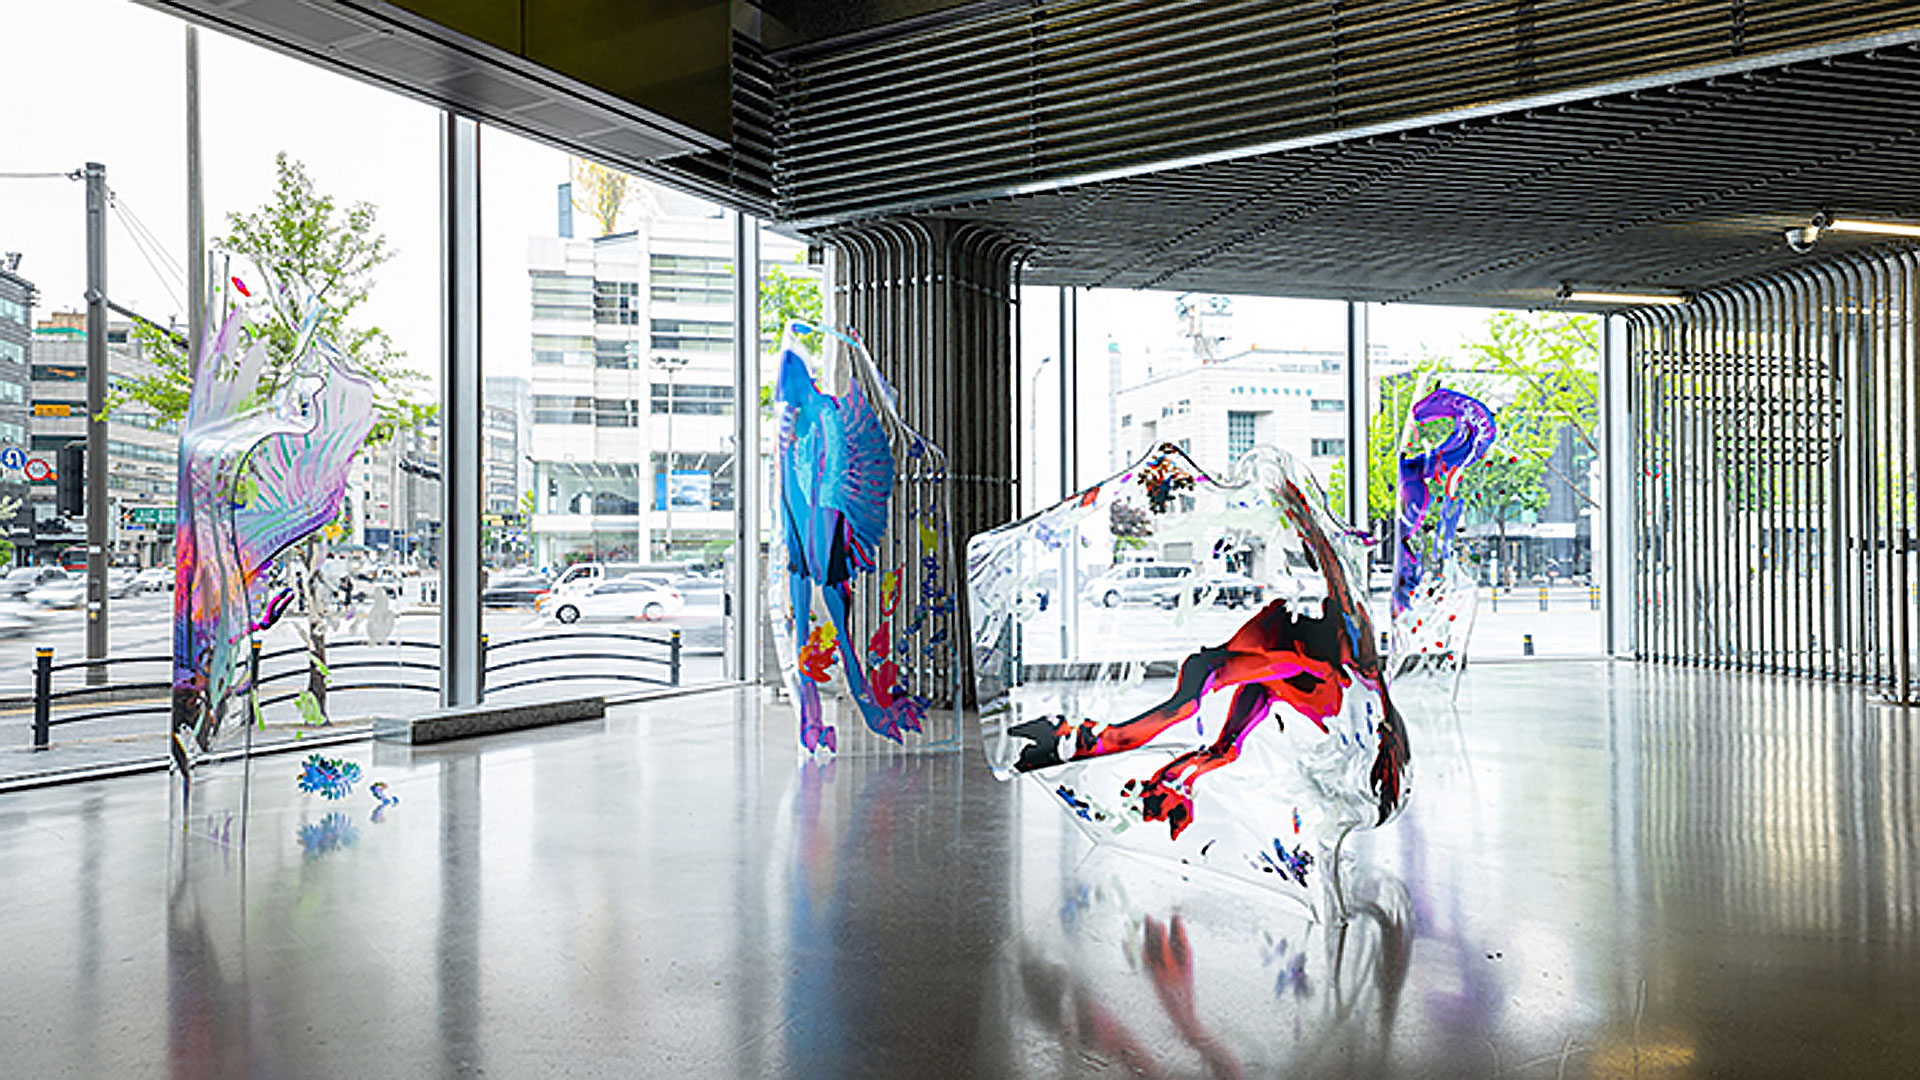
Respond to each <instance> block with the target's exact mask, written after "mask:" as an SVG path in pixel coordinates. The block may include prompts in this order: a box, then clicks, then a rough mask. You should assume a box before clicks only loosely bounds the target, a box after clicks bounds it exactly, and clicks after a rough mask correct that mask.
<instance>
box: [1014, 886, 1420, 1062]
mask: <svg viewBox="0 0 1920 1080" xmlns="http://www.w3.org/2000/svg"><path fill="white" fill-rule="evenodd" d="M1062 885H1063V887H1064V888H1065V890H1066V893H1067V899H1066V903H1065V905H1064V906H1062V907H1061V909H1060V921H1059V927H1058V933H1052V934H1040V935H1031V936H1028V937H1026V938H1024V939H1023V940H1022V941H1021V944H1020V948H1019V951H1018V962H1017V979H1018V986H1019V991H1020V995H1021V997H1022V999H1023V1000H1024V1003H1025V1006H1026V1015H1027V1016H1028V1017H1029V1018H1030V1019H1031V1020H1032V1022H1033V1023H1035V1024H1036V1025H1037V1026H1038V1027H1039V1028H1041V1029H1042V1030H1043V1031H1045V1032H1047V1033H1048V1034H1050V1035H1051V1036H1052V1037H1053V1038H1057V1039H1059V1040H1060V1041H1061V1042H1062V1044H1063V1045H1064V1046H1065V1047H1066V1048H1067V1049H1068V1050H1069V1052H1076V1051H1077V1053H1076V1055H1075V1056H1077V1057H1080V1058H1082V1059H1085V1058H1093V1059H1095V1060H1096V1062H1101V1061H1113V1062H1117V1063H1118V1064H1120V1065H1121V1066H1123V1067H1124V1068H1125V1069H1126V1070H1127V1071H1128V1072H1130V1073H1132V1074H1133V1075H1137V1076H1169V1077H1171V1076H1207V1077H1217V1078H1227V1077H1240V1076H1271V1075H1293V1076H1320V1075H1373V1074H1375V1073H1376V1072H1377V1071H1381V1070H1384V1068H1385V1064H1386V1061H1387V1059H1388V1052H1389V1050H1390V1048H1391V1043H1392V1036H1393V1029H1394V1024H1395V1021H1396V1019H1397V1016H1398V1011H1399V1001H1400V996H1401V993H1402V990H1403V988H1404V986H1405V983H1406V979H1407V973H1408V961H1409V958H1410V956H1411V947H1412V943H1413V921H1412V914H1411V904H1410V903H1409V901H1408V899H1407V895H1406V891H1405V889H1404V888H1403V887H1401V886H1400V885H1399V883H1398V882H1397V881H1395V880H1393V879H1391V878H1385V877H1380V876H1377V875H1373V874H1361V875H1358V876H1357V877H1356V880H1355V887H1354V894H1355V903H1354V909H1353V918H1352V919H1351V920H1350V921H1349V922H1347V923H1345V924H1341V925H1325V924H1313V923H1308V922H1304V921H1302V920H1300V919H1298V918H1297V917H1294V916H1293V915H1291V914H1290V913H1289V912H1288V911H1287V910H1284V909H1282V908H1281V907H1279V906H1276V905H1272V904H1267V905H1263V904H1262V903H1261V901H1262V899H1263V898H1262V897H1261V896H1258V895H1249V894H1246V893H1244V892H1242V891H1241V888H1242V887H1239V886H1228V888H1227V889H1226V890H1224V891H1217V892H1204V893H1197V892H1195V891H1194V890H1192V889H1191V888H1190V886H1189V884H1188V883H1187V882H1185V881H1183V880H1180V879H1179V877H1178V875H1174V874H1170V873H1160V872H1154V871H1148V872H1146V873H1142V872H1141V869H1140V868H1139V867H1138V866H1128V865H1121V864H1119V863H1117V862H1116V861H1113V860H1102V859H1095V860H1092V861H1091V862H1090V863H1088V864H1083V865H1082V866H1081V867H1079V868H1077V869H1076V870H1074V871H1073V872H1072V873H1071V876H1070V877H1069V878H1067V879H1066V880H1065V881H1063V882H1062ZM1049 891H1050V890H1049Z"/></svg>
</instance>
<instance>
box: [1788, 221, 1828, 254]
mask: <svg viewBox="0 0 1920 1080" xmlns="http://www.w3.org/2000/svg"><path fill="white" fill-rule="evenodd" d="M1819 240H1820V227H1819V226H1818V225H1805V226H1802V227H1800V228H1798V229H1788V230H1787V246H1788V247H1790V248H1792V249H1793V250H1794V251H1795V252H1796V253H1798V254H1801V255H1805V254H1806V253H1807V252H1809V251H1812V250H1813V245H1814V244H1816V243H1818V242H1819Z"/></svg>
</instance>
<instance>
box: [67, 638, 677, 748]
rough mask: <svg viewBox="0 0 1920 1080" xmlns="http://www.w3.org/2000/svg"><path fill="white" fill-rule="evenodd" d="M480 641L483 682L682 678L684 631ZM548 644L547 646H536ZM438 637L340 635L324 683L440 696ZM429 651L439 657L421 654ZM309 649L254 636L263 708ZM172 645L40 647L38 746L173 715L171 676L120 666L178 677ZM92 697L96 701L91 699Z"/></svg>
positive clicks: (283, 694) (284, 692)
mask: <svg viewBox="0 0 1920 1080" xmlns="http://www.w3.org/2000/svg"><path fill="white" fill-rule="evenodd" d="M582 639H591V640H592V641H593V642H594V643H595V646H596V647H595V648H594V649H593V650H592V651H579V650H575V649H558V650H556V649H554V648H553V645H554V643H556V642H563V643H568V644H572V643H577V642H580V641H581V640H582ZM481 640H482V643H483V645H484V647H485V650H486V657H487V663H486V668H485V681H484V682H483V684H482V689H483V690H486V691H491V692H494V693H507V692H510V691H515V690H523V689H526V688H528V687H533V686H540V685H544V684H550V683H561V682H577V681H592V682H615V683H638V684H643V685H652V686H668V687H672V686H679V685H680V675H681V634H680V631H679V630H677V629H676V630H671V631H668V632H666V633H664V634H642V633H627V632H619V631H611V630H584V631H568V632H565V633H551V634H529V635H525V636H521V637H514V638H512V639H509V640H506V641H497V642H496V641H489V640H487V639H486V638H485V637H483V638H482V639H481ZM541 647H544V648H545V651H530V650H535V649H539V648H541ZM439 651H440V644H439V642H434V641H407V640H393V641H386V642H380V643H378V644H376V643H373V642H369V641H353V640H349V641H336V642H330V643H328V645H327V653H326V656H327V658H326V661H325V671H326V675H325V688H326V692H327V693H328V694H329V695H333V694H345V693H353V692H356V691H368V690H378V691H388V692H393V691H398V692H402V693H415V694H427V695H432V697H433V698H434V699H435V700H437V699H438V697H439V694H440V662H439ZM428 653H430V654H431V655H432V659H424V658H420V657H422V656H423V655H424V654H428ZM309 655H310V654H309V651H308V650H307V649H306V648H304V647H302V646H292V647H289V648H284V649H273V650H263V649H261V648H260V647H259V645H258V644H257V643H256V645H255V647H254V651H253V657H252V661H251V662H252V664H253V675H254V683H255V685H256V686H257V687H259V689H260V700H259V704H260V707H261V708H262V709H266V708H270V707H272V706H275V705H281V704H285V703H288V702H291V701H294V700H295V699H297V698H299V697H300V695H301V694H302V693H303V692H305V691H306V690H307V689H309V685H308V684H309V682H310V680H311V679H312V677H313V667H312V665H311V663H310V661H309ZM578 661H590V662H592V663H593V664H594V665H595V667H594V668H593V669H592V670H588V671H568V670H559V669H561V668H563V667H564V666H565V665H569V664H572V663H575V662H578ZM172 664H173V657H172V655H171V654H153V655H139V656H108V657H104V658H102V659H99V660H89V659H79V660H66V661H61V662H59V663H55V662H54V651H53V650H52V649H50V648H40V649H36V650H35V651H34V669H33V746H34V749H36V750H44V749H46V748H47V747H48V746H49V745H50V744H51V742H52V730H53V728H55V727H61V726H65V725H69V724H81V723H86V722H88V721H99V720H109V719H112V720H120V719H125V718H127V717H130V716H142V715H153V716H166V715H169V714H170V713H171V712H172V710H173V699H172V691H173V684H172V681H171V678H170V677H169V678H161V679H138V678H123V679H121V680H118V681H116V680H114V679H113V678H112V677H111V676H112V675H113V673H115V672H116V671H123V672H124V671H127V670H128V669H135V670H138V669H140V668H141V667H143V666H146V667H153V668H157V669H158V670H160V671H161V672H163V673H167V674H169V676H170V673H171V668H172ZM96 671H97V672H100V673H101V674H102V676H103V678H102V679H101V681H99V682H80V683H77V684H75V685H68V686H60V687H56V686H55V685H54V684H55V681H56V676H59V675H62V674H66V673H74V672H81V673H86V674H87V675H91V674H92V673H93V672H96ZM504 671H511V672H513V675H512V676H510V677H509V678H507V679H506V680H505V681H496V680H495V679H494V678H493V676H494V673H495V672H504ZM67 706H75V707H77V709H78V711H64V712H61V713H60V714H59V715H55V713H54V710H55V708H56V707H61V708H65V707H67ZM87 706H97V707H93V708H88V707H87Z"/></svg>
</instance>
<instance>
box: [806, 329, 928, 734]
mask: <svg viewBox="0 0 1920 1080" xmlns="http://www.w3.org/2000/svg"><path fill="white" fill-rule="evenodd" d="M830 346H839V347H842V348H844V350H845V351H846V353H847V360H848V362H849V365H850V367H851V369H852V376H851V378H850V379H849V380H848V387H847V389H846V391H845V392H844V393H843V394H840V395H838V396H835V395H833V394H830V393H826V392H823V391H822V390H821V389H820V386H819V383H818V382H817V381H816V378H815V375H814V371H813V368H812V367H811V366H810V365H809V363H808V355H809V354H814V355H821V354H824V352H825V351H826V349H827V348H828V347H830ZM891 394H892V392H891V388H890V387H888V386H887V384H886V383H885V381H884V380H883V379H882V378H881V377H880V374H879V371H878V369H877V368H875V367H874V365H873V361H872V358H871V357H870V356H868V355H867V353H866V350H865V349H864V348H863V347H862V346H860V344H859V343H858V342H857V341H855V340H854V339H853V338H851V337H849V336H847V335H843V334H838V333H836V332H833V331H823V330H819V329H816V328H814V327H810V326H808V325H806V324H803V323H793V324H790V326H789V327H788V331H787V335H786V339H785V341H784V342H783V343H782V348H781V354H780V367H779V375H778V377H777V381H776V383H775V398H776V401H777V403H778V409H779V416H780V443H779V460H780V466H779V469H778V471H777V477H778V498H777V504H778V506H779V513H780V528H779V532H778V546H779V547H780V548H781V549H784V553H785V563H784V567H783V569H784V571H785V573H786V575H787V581H786V583H785V588H784V589H775V590H774V592H773V596H772V606H773V608H774V611H775V615H776V619H775V627H776V631H777V633H776V638H777V639H778V642H777V643H778V644H779V645H780V647H781V653H782V658H783V666H784V667H786V668H787V684H788V689H789V692H790V693H792V695H793V697H794V701H795V704H796V707H797V709H798V711H799V719H800V742H801V745H802V746H803V747H804V748H805V749H806V750H808V751H809V752H813V751H821V750H824V751H830V752H831V751H837V750H839V749H840V734H839V731H838V730H837V728H836V727H835V726H834V725H833V724H832V723H830V722H829V721H828V718H827V716H826V710H825V708H824V704H823V700H822V699H823V695H822V691H823V689H826V688H828V687H829V684H831V683H832V681H833V678H834V670H835V669H836V667H837V668H838V670H839V672H840V678H841V681H842V682H843V684H844V686H845V690H846V697H847V698H848V699H850V700H851V701H852V703H853V705H854V707H855V708H856V709H857V710H858V711H859V713H860V716H861V718H862V720H863V721H864V722H865V725H866V727H867V728H868V730H870V731H872V732H873V733H874V734H876V735H878V736H880V737H881V738H883V739H886V740H888V741H889V742H891V743H896V744H898V743H903V742H905V741H906V737H907V736H908V735H909V734H918V733H921V732H922V731H923V722H924V720H925V717H926V715H927V711H928V709H929V708H931V707H933V706H935V705H936V704H938V703H947V704H951V703H952V701H953V696H952V691H951V686H950V684H951V681H952V679H953V678H954V673H955V668H956V665H955V664H954V662H953V660H954V656H953V648H954V641H953V634H952V631H951V628H950V626H949V623H950V621H951V619H952V617H953V615H954V612H955V610H956V605H955V603H954V599H953V597H952V594H951V589H950V585H949V581H950V575H949V573H948V571H947V566H948V564H949V562H950V560H949V559H948V558H947V554H946V551H947V544H948V536H947V521H948V514H947V513H946V501H945V491H944V484H945V480H946V457H945V455H944V454H943V453H942V452H941V451H940V449H939V448H938V447H936V446H934V445H933V444H931V443H929V442H927V441H926V440H924V439H922V438H921V437H920V436H919V435H918V434H916V433H914V432H913V430H912V429H911V428H909V427H907V426H906V424H905V422H904V421H902V420H901V419H900V417H899V415H898V413H897V412H896V411H895V410H894V406H893V403H892V400H891ZM896 443H897V444H899V447H900V449H899V451H898V452H896V446H895V444H896ZM902 458H904V460H902ZM896 492H898V493H899V494H898V496H896ZM890 518H892V519H894V521H895V523H896V524H895V527H894V528H892V529H891V530H890V529H889V520H890ZM775 559H776V562H775V565H776V566H779V565H780V564H779V562H778V559H779V555H778V554H777V553H776V556H775ZM876 575H877V580H875V579H876ZM862 579H867V580H869V581H873V582H874V583H875V584H877V591H874V592H873V594H872V602H871V604H869V605H868V606H867V610H866V611H865V614H866V615H867V617H868V618H869V619H870V620H871V621H869V622H867V625H869V626H872V627H873V628H874V629H873V631H872V632H871V633H870V634H867V635H865V636H863V635H862V634H861V633H860V632H859V630H858V628H857V626H856V623H858V622H860V621H861V619H860V618H859V616H860V615H861V614H862V605H861V603H860V602H859V596H858V595H857V594H858V592H859V590H858V589H856V585H858V584H859V583H860V582H861V581H862ZM816 589H817V590H818V592H819V596H820V600H821V603H820V607H821V608H823V609H824V614H825V618H824V619H823V618H821V617H820V614H819V612H817V611H816V608H815V605H814V594H815V590H816Z"/></svg>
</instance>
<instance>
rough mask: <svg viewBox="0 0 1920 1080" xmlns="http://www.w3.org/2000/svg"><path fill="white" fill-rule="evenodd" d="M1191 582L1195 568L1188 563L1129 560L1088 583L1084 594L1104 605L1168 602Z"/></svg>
mask: <svg viewBox="0 0 1920 1080" xmlns="http://www.w3.org/2000/svg"><path fill="white" fill-rule="evenodd" d="M1192 581H1193V567H1192V566H1190V565H1187V564H1185V563H1126V564H1124V565H1121V566H1116V567H1114V568H1113V569H1112V570H1109V571H1107V572H1106V573H1104V574H1102V575H1100V576H1099V577H1097V578H1094V579H1093V580H1092V581H1091V582H1088V583H1087V587H1086V588H1085V589H1082V590H1081V595H1082V596H1083V597H1085V598H1086V599H1087V600H1088V601H1089V602H1090V603H1094V604H1098V605H1100V606H1101V607H1118V606H1120V605H1121V604H1165V603H1167V602H1168V601H1170V600H1173V599H1176V598H1178V597H1179V595H1180V589H1181V587H1182V586H1185V585H1191V584H1192Z"/></svg>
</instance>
